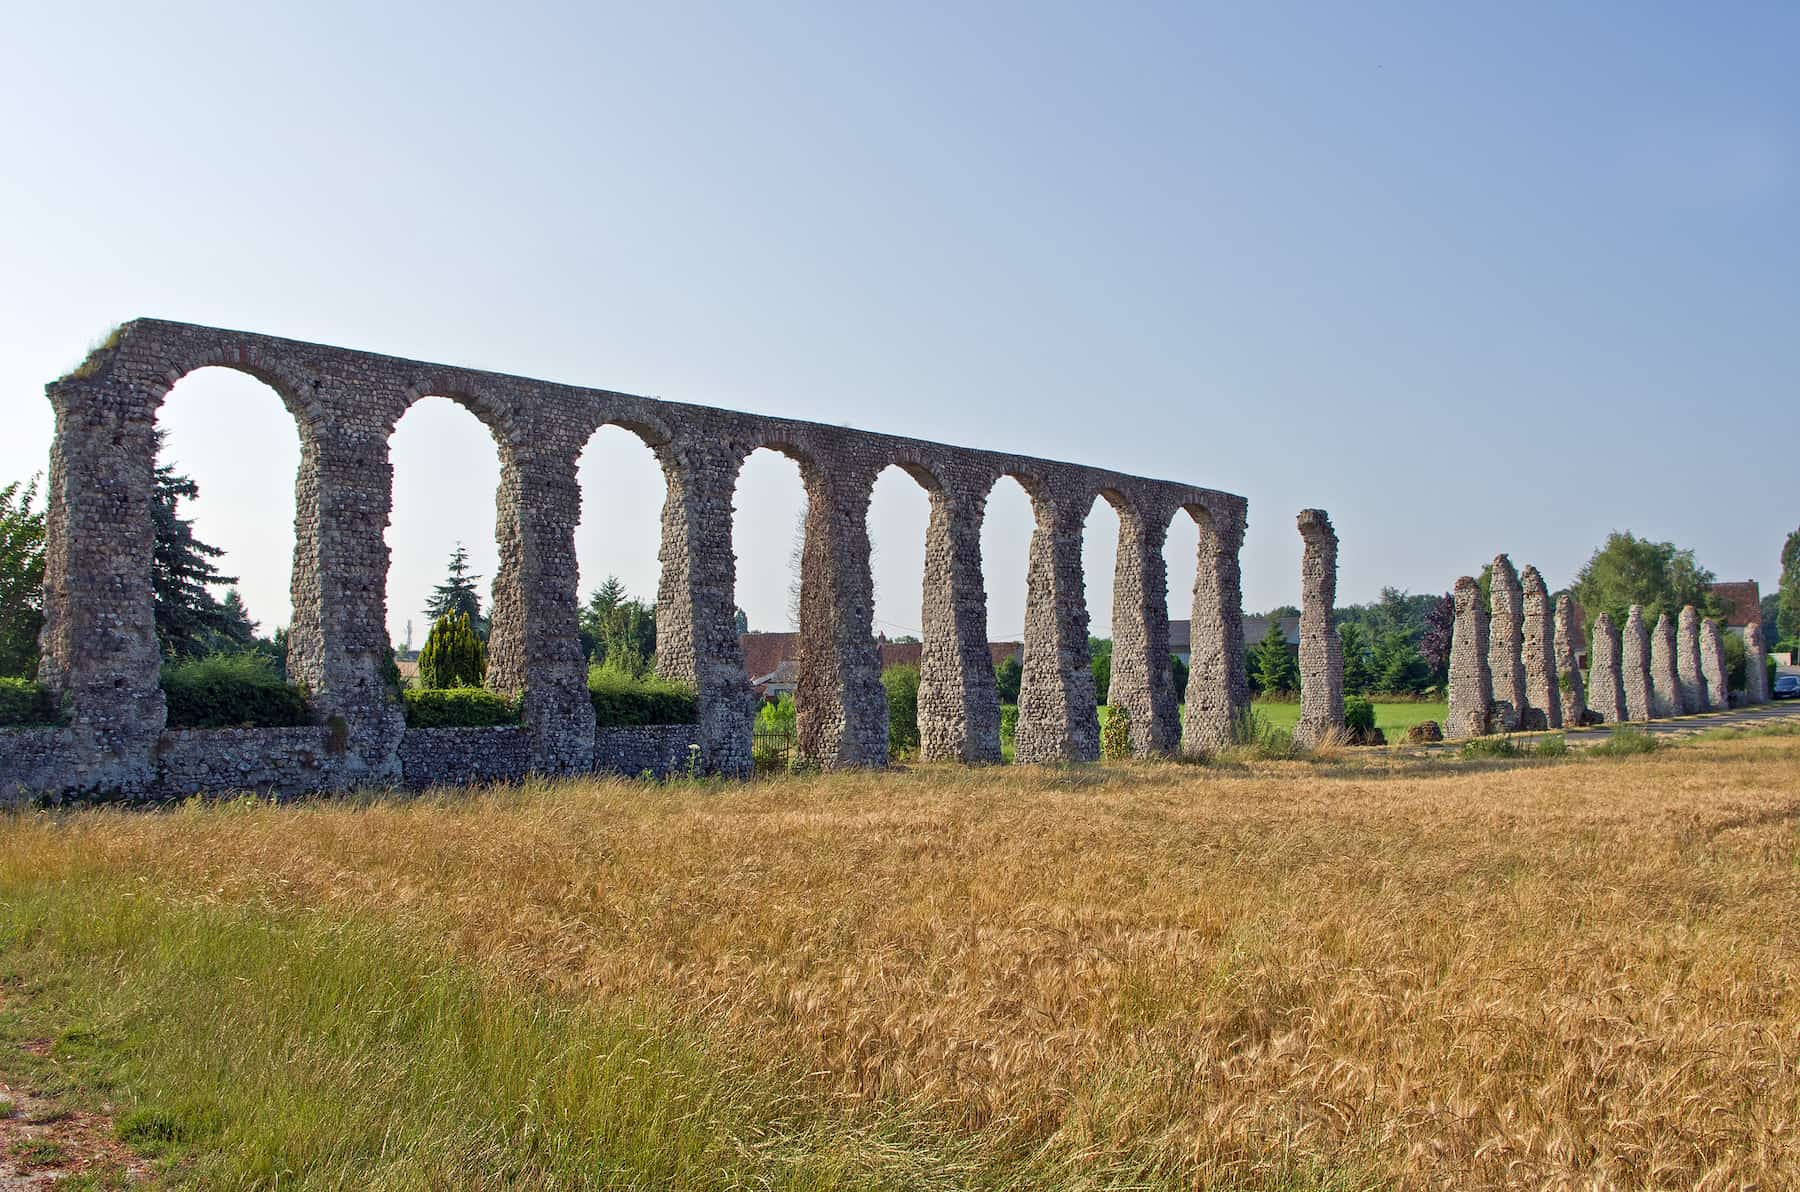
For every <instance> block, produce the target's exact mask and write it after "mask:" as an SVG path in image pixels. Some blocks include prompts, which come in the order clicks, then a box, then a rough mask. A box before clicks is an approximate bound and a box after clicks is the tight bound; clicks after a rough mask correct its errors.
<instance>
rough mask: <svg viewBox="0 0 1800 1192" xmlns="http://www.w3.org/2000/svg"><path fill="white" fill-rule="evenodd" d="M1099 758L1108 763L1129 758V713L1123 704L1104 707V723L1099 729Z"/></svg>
mask: <svg viewBox="0 0 1800 1192" xmlns="http://www.w3.org/2000/svg"><path fill="white" fill-rule="evenodd" d="M1100 756H1101V757H1104V758H1105V759H1106V760H1107V761H1109V762H1119V761H1125V760H1126V759H1127V758H1129V757H1130V756H1131V711H1130V709H1128V708H1126V707H1125V706H1124V705H1123V704H1108V705H1106V723H1105V724H1104V725H1102V726H1101V727H1100Z"/></svg>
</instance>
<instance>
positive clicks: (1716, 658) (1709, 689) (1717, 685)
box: [1700, 617, 1731, 712]
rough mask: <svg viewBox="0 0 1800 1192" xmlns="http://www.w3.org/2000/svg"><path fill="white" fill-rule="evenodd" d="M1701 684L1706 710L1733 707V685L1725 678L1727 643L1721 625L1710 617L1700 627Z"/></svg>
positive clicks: (1714, 710)
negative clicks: (1721, 631)
mask: <svg viewBox="0 0 1800 1192" xmlns="http://www.w3.org/2000/svg"><path fill="white" fill-rule="evenodd" d="M1700 684H1701V691H1702V693H1703V695H1704V698H1705V703H1706V710H1707V711H1710V712H1723V711H1724V710H1725V709H1727V708H1729V707H1731V683H1730V680H1728V679H1727V678H1726V677H1725V641H1724V639H1723V637H1722V636H1721V635H1720V633H1719V623H1718V622H1717V621H1715V620H1714V619H1712V618H1711V617H1708V618H1707V619H1706V620H1705V621H1704V622H1703V623H1702V624H1701V626H1700Z"/></svg>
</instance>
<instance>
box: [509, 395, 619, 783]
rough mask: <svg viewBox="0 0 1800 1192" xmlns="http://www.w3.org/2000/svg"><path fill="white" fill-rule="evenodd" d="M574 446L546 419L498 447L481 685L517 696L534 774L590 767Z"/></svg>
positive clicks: (575, 771) (590, 715)
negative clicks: (495, 545) (494, 569)
mask: <svg viewBox="0 0 1800 1192" xmlns="http://www.w3.org/2000/svg"><path fill="white" fill-rule="evenodd" d="M580 451H581V444H580V443H577V442H561V441H559V438H558V437H556V436H553V435H552V434H551V428H547V427H546V428H537V433H536V434H535V435H534V436H533V441H532V443H531V445H530V446H529V447H522V446H518V445H509V446H507V447H505V448H503V449H502V452H501V473H500V492H499V501H498V507H497V510H496V514H495V516H496V519H497V521H496V527H495V537H496V538H497V539H498V541H499V544H500V570H499V572H498V574H497V575H496V576H495V578H494V608H493V615H492V617H491V618H490V620H489V628H488V674H487V685H488V686H489V687H491V688H493V689H494V690H495V691H503V692H506V693H508V694H510V695H514V696H520V695H522V696H523V697H524V700H523V704H522V706H521V712H522V713H523V718H524V721H525V726H526V728H527V729H528V730H529V731H530V734H531V768H532V769H533V770H534V771H536V772H537V773H540V774H584V773H587V772H588V771H590V770H592V769H593V768H594V705H593V702H592V700H591V699H590V698H589V696H588V689H587V660H586V659H585V658H584V657H583V656H582V653H581V630H580V626H579V623H578V620H577V613H576V610H577V608H578V607H579V601H580V597H579V596H578V595H577V593H576V587H577V585H578V583H579V575H578V573H577V570H576V564H575V524H576V522H578V521H579V520H580V519H581V487H580V485H579V484H578V483H577V482H576V478H575V476H576V472H575V469H576V458H577V456H578V455H579V453H580Z"/></svg>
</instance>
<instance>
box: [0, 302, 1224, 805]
mask: <svg viewBox="0 0 1800 1192" xmlns="http://www.w3.org/2000/svg"><path fill="white" fill-rule="evenodd" d="M209 366H225V367H227V368H232V369H237V370H240V371H242V372H245V373H248V374H250V375H251V376H254V377H256V378H257V379H259V380H261V381H262V382H264V383H266V384H267V385H269V386H270V387H272V388H273V389H274V390H275V391H276V392H277V393H278V394H279V395H280V396H281V399H282V401H283V402H284V403H285V405H286V407H287V409H288V411H289V413H290V414H291V415H292V416H293V418H294V420H295V422H296V424H297V426H298V430H299V437H300V443H301V454H300V461H301V462H300V470H299V476H298V480H297V482H296V489H295V496H296V507H295V550H294V564H293V571H292V579H291V588H292V599H293V608H294V617H293V623H292V626H291V629H290V633H289V638H288V669H289V673H290V675H291V676H293V678H294V679H295V680H296V681H297V682H299V683H300V684H301V685H302V686H303V688H304V689H305V691H306V694H307V701H308V708H309V713H310V716H311V718H312V720H313V721H314V727H313V728H311V729H288V730H275V729H265V730H197V729H196V730H185V731H181V732H173V731H165V711H164V703H163V696H162V691H161V688H160V686H159V680H158V674H159V665H160V662H161V659H160V657H159V655H158V650H157V644H156V636H155V632H154V602H153V595H152V587H151V557H152V544H153V541H154V530H153V524H152V515H151V504H152V492H153V468H154V457H155V450H156V448H155V423H156V416H157V410H158V407H159V405H160V404H161V402H162V400H163V397H164V395H165V394H166V393H167V392H168V390H169V389H170V388H171V387H172V386H173V385H174V384H175V383H176V382H178V381H179V380H181V378H183V377H184V376H186V375H187V374H189V373H191V372H193V371H194V370H196V369H200V368H203V367H209ZM47 392H48V394H49V396H50V400H51V402H52V403H53V405H54V407H55V414H56V437H55V443H54V445H53V447H52V451H51V462H50V484H49V502H48V522H47V534H48V544H47V565H46V575H45V626H44V631H43V635H42V646H43V661H42V666H41V671H40V680H41V681H42V682H43V683H44V684H45V685H46V686H47V687H48V688H49V689H50V690H51V691H52V692H53V693H54V694H55V695H56V696H58V697H59V698H60V700H61V704H62V707H63V708H64V709H65V711H66V714H67V724H66V725H64V726H62V727H59V728H55V729H43V730H31V731H30V732H29V733H22V732H13V733H9V734H6V735H5V739H4V740H0V786H4V787H7V788H9V789H18V788H21V787H29V788H31V789H36V790H41V791H48V792H62V791H66V792H74V791H82V790H106V791H120V792H124V793H128V794H131V793H142V794H174V793H181V792H183V791H184V790H186V789H189V788H199V787H201V786H203V785H205V784H207V783H213V784H217V783H220V782H229V781H230V780H231V779H232V778H233V776H234V775H235V776H237V777H238V778H246V776H249V778H248V780H253V783H254V784H261V785H266V786H270V787H272V788H275V789H282V788H302V789H319V788H331V787H344V786H351V785H361V784H382V783H392V782H398V781H401V780H402V779H403V778H404V779H406V780H414V779H415V778H418V777H426V778H429V777H432V776H433V775H436V774H438V771H437V770H435V769H433V765H432V763H431V762H430V760H429V759H430V757H432V756H435V755H439V754H446V753H449V754H455V753H456V751H457V749H458V748H463V747H462V746H458V745H456V743H455V742H454V741H452V740H451V738H450V737H447V736H445V735H444V734H452V735H454V734H459V733H460V734H464V735H470V734H481V733H487V734H488V735H489V736H488V738H484V739H492V740H495V741H501V740H504V741H505V742H506V744H505V745H504V746H503V748H502V751H503V752H504V751H506V750H511V751H512V753H511V754H510V756H512V757H513V758H514V762H513V763H504V762H502V763H494V764H488V765H485V766H484V765H474V766H473V767H472V768H471V769H470V771H469V772H471V773H490V772H491V773H495V774H504V773H506V772H508V771H509V769H510V770H516V771H519V772H524V771H530V772H536V773H544V774H568V773H578V772H583V771H587V770H590V769H594V768H601V769H605V768H617V767H618V766H619V765H620V763H618V762H616V761H613V762H609V760H608V759H609V757H611V756H612V755H611V754H609V752H608V746H607V744H606V743H605V742H597V739H596V729H595V725H594V716H593V712H592V707H591V705H590V703H589V699H588V694H587V690H586V681H585V665H586V664H585V660H584V658H583V656H582V652H581V647H580V644H579V637H578V632H577V603H578V597H577V592H576V587H577V573H576V564H575V547H574V533H575V526H576V523H577V521H578V520H579V516H580V490H579V488H578V486H577V483H576V467H577V462H578V459H579V456H580V453H581V451H582V448H583V446H584V445H585V444H586V442H587V441H588V439H589V437H590V436H591V435H592V434H593V433H594V432H595V431H596V430H597V429H598V428H599V427H601V426H605V425H616V426H622V427H625V428H627V429H629V430H631V431H632V432H634V433H635V434H636V435H637V436H639V437H640V438H641V439H642V440H643V441H644V442H645V443H646V444H647V445H648V446H649V447H650V448H651V449H652V451H654V453H655V454H656V457H657V459H658V460H659V462H660V464H661V466H662V469H663V473H664V476H665V479H666V481H667V486H668V491H667V496H666V498H665V501H664V505H663V510H662V542H661V561H662V579H661V584H660V587H659V590H658V592H657V602H656V612H657V629H658V649H657V665H658V669H659V670H660V671H661V672H662V673H663V674H664V675H666V676H669V677H672V678H677V679H682V680H685V681H687V682H689V683H692V684H693V685H694V687H695V689H696V691H697V693H698V701H699V723H698V725H697V726H695V727H694V728H693V729H692V730H690V736H689V738H688V739H689V740H690V741H691V743H692V744H693V745H696V746H697V747H698V756H699V759H700V762H701V764H702V765H703V766H704V768H705V769H707V770H709V771H713V772H719V773H725V774H741V773H744V772H746V771H747V770H748V768H749V766H750V745H751V724H752V707H753V701H752V699H751V696H750V691H749V686H748V682H747V679H746V676H745V673H744V668H743V660H742V657H741V654H740V651H739V647H738V641H737V637H736V633H735V631H734V626H733V611H734V600H733V594H734V583H735V567H736V563H735V559H734V556H733V549H732V541H731V524H732V523H731V512H732V497H733V492H734V489H735V487H736V483H737V477H738V471H739V468H740V466H741V465H742V464H743V462H744V460H745V459H746V457H748V456H749V455H750V454H751V453H752V452H753V451H756V450H758V449H760V448H764V447H770V448H774V449H776V450H778V451H780V452H782V453H784V454H786V455H788V456H790V457H792V458H793V459H795V460H796V461H798V463H799V466H800V470H801V476H802V479H803V482H804V485H805V489H806V496H807V510H808V512H807V520H806V526H805V543H804V549H803V552H802V560H801V591H800V621H801V624H800V631H801V659H800V662H801V675H802V678H801V687H800V691H799V693H798V696H799V698H798V705H799V723H798V737H799V740H798V746H797V748H798V750H799V752H800V754H801V755H802V756H804V757H807V758H810V759H812V760H814V761H816V762H818V763H819V764H821V765H824V766H827V767H833V766H863V765H879V764H885V762H886V760H887V756H888V742H887V711H886V701H885V696H884V693H883V689H882V686H881V682H880V674H879V661H878V654H877V650H876V645H875V642H874V638H873V633H872V615H873V585H872V581H871V578H870V560H869V536H868V522H867V512H868V505H869V500H870V493H871V490H872V488H873V486H874V483H875V480H876V477H877V476H878V475H879V474H880V472H881V471H882V470H883V469H884V468H887V467H889V466H891V465H897V466H899V467H901V468H903V469H904V470H905V471H907V472H908V473H909V474H910V475H912V476H913V477H914V478H915V479H916V480H918V481H919V483H920V484H921V485H922V486H923V487H924V488H925V490H926V491H927V493H928V494H929V499H930V523H929V530H928V535H927V546H926V556H925V575H924V601H923V617H924V623H923V635H922V636H923V647H922V662H921V668H920V669H921V684H920V692H919V722H920V732H921V737H922V751H923V753H924V756H925V757H926V758H928V759H960V760H962V761H966V762H992V761H998V760H999V759H1000V716H999V704H998V700H997V697H996V694H995V688H994V672H993V668H992V662H991V658H990V656H989V654H988V650H987V644H986V643H987V603H986V593H985V590H984V584H983V578H982V569H981V539H980V532H981V523H982V518H983V514H984V510H985V506H986V502H987V498H988V493H989V491H990V490H991V489H992V487H993V486H994V484H995V483H996V482H997V481H998V480H999V479H1000V478H1001V477H1003V476H1012V477H1014V478H1016V479H1017V480H1018V481H1019V482H1020V484H1021V485H1023V486H1024V488H1025V489H1026V491H1027V493H1029V495H1030V497H1031V501H1032V505H1033V511H1034V516H1035V523H1036V524H1035V530H1034V532H1033V535H1032V540H1031V546H1030V564H1029V575H1028V578H1027V585H1028V587H1027V599H1026V614H1025V618H1026V620H1025V632H1024V659H1023V663H1024V677H1023V683H1022V688H1021V692H1020V697H1019V723H1018V729H1017V756H1018V758H1019V760H1021V761H1050V760H1058V759H1067V760H1087V759H1092V758H1093V757H1095V756H1096V754H1097V751H1098V721H1097V716H1096V710H1095V700H1094V688H1093V680H1092V674H1091V672H1090V669H1089V655H1088V611H1087V606H1086V597H1085V594H1084V588H1083V577H1082V563H1081V541H1082V529H1083V523H1084V521H1085V519H1086V517H1087V514H1088V511H1089V510H1090V508H1091V507H1092V505H1093V503H1094V502H1095V501H1096V500H1098V499H1105V500H1107V501H1108V502H1110V503H1111V504H1112V506H1113V507H1114V509H1115V510H1116V511H1117V513H1118V516H1119V526H1120V533H1119V547H1118V555H1117V562H1116V566H1115V573H1114V584H1115V588H1114V593H1115V594H1114V603H1113V625H1112V634H1113V640H1114V643H1115V644H1114V660H1113V672H1112V694H1111V701H1112V702H1113V703H1115V704H1122V705H1124V706H1125V707H1127V708H1128V709H1129V710H1130V712H1131V714H1132V728H1133V734H1134V744H1135V746H1136V748H1137V749H1138V750H1139V751H1141V752H1145V753H1169V752H1173V751H1175V750H1176V749H1178V748H1182V747H1185V748H1188V749H1190V750H1196V749H1205V748H1209V747H1211V746H1214V745H1217V744H1218V743H1220V742H1221V741H1223V740H1224V739H1225V738H1226V736H1227V734H1228V733H1229V732H1230V728H1231V724H1232V721H1233V719H1234V717H1235V716H1236V715H1238V714H1239V713H1240V712H1241V711H1242V710H1243V709H1244V707H1245V705H1246V702H1247V698H1248V692H1247V690H1246V684H1245V677H1244V646H1243V631H1242V625H1241V620H1240V611H1239V605H1240V583H1239V571H1238V551H1239V548H1240V546H1241V544H1242V542H1243V536H1244V528H1245V516H1246V502H1245V501H1244V499H1243V498H1242V497H1238V496H1233V495H1231V494H1228V493H1223V492H1218V491H1214V490H1211V489H1205V488H1196V487H1193V486H1190V485H1185V484H1178V483H1172V482H1168V481H1161V480H1150V479H1145V478H1142V477H1137V476H1128V475H1122V474H1119V473H1116V472H1110V471H1106V470H1102V469H1097V468H1090V467H1084V466H1080V465H1075V464H1068V463H1059V462H1054V461H1050V460H1042V459H1034V458H1030V457H1026V456H1018V455H1008V454H1004V453H999V452H992V451H984V450H974V449H968V448H961V447H952V446H947V445H944V444H940V443H932V442H926V441H922V440H917V439H909V438H901V437H896V436H891V435H882V434H872V433H867V432H863V431H857V430H851V429H847V428H844V427H837V426H828V425H823V424H819V423H811V422H803V421H795V420H789V419H782V418H769V417H761V416H757V415H753V414H745V413H738V412H735V411H731V410H722V409H713V408H709V407H704V406H695V405H686V404H682V403H677V402H669V401H662V400H654V399H650V398H644V397H635V396H632V395H629V394H623V393H615V392H610V391H607V390H599V389H586V388H581V387H577V386H572V385H563V384H555V383H550V382H545V381H536V380H529V379H526V378H522V377H515V376H508V375H503V374H498V373H490V372H480V371H475V370H471V369H464V368H457V367H451V366H446V365H440V364H429V363H423V362H419V361H413V360H405V359H399V358H395V357H390V356H382V355H376V354H372V353H367V352H358V351H351V350H347V349H343V348H336V347H327V346H322V345H318V344H310V343H302V342H297V341H293V340H286V339H279V338H275V337H271V336H266V335H257V334H249V333H244V332H237V331H226V330H221V329H218V328H212V327H201V326H194V325H189V324H182V323H172V322H164V321H160V320H153V319H140V320H136V321H134V322H131V323H127V324H125V325H123V326H122V327H120V328H119V329H118V330H117V331H116V332H115V333H114V334H113V335H112V336H111V338H109V339H108V340H107V342H106V343H105V344H104V345H102V346H101V347H99V348H97V349H95V351H94V352H93V353H92V354H91V355H90V356H89V358H88V359H87V360H86V361H85V362H84V363H83V364H82V365H81V366H80V367H79V368H78V369H76V370H75V371H74V372H73V373H71V374H69V375H68V376H66V377H64V378H62V379H61V380H58V381H55V382H53V383H52V384H50V385H49V386H47ZM426 396H441V397H448V398H451V399H453V400H455V401H457V402H458V403H460V404H462V405H463V406H465V407H467V408H468V409H469V410H471V411H473V412H474V413H475V414H476V415H477V416H478V417H479V418H481V420H482V421H483V422H485V423H486V424H487V426H488V427H489V429H490V430H491V431H492V432H493V434H494V437H495V439H496V441H497V442H498V444H499V448H500V463H501V483H500V488H499V494H498V508H497V527H498V539H499V546H500V556H501V561H500V569H499V572H498V574H497V576H496V578H495V586H494V600H493V617H492V630H491V640H490V669H489V678H488V682H489V685H490V686H492V687H495V688H497V689H499V690H502V691H506V692H510V693H514V694H518V695H521V696H522V716H523V726H522V727H521V728H518V729H514V730H510V735H506V734H501V735H495V733H494V730H474V729H467V730H456V729H436V730H427V731H426V733H427V734H435V736H429V738H428V736H427V735H426V734H422V733H421V731H420V730H414V731H412V732H409V731H408V730H407V729H406V727H405V723H404V718H403V716H402V714H401V710H400V707H399V704H398V703H397V701H396V699H395V697H394V694H393V692H392V691H391V690H390V689H389V687H388V685H387V682H386V680H385V679H384V677H383V675H384V661H385V655H386V654H387V652H388V651H389V650H390V645H389V642H388V637H387V632H386V628H385V625H386V574H387V565H388V548H387V544H386V542H385V539H384V530H385V528H386V526H387V521H388V515H389V509H390V500H391V493H392V482H393V470H392V466H391V464H390V461H389V456H388V440H389V437H390V435H391V433H392V432H393V430H394V427H395V424H396V422H397V421H398V420H399V418H400V416H401V415H402V414H404V413H405V412H406V410H407V409H408V407H409V406H411V405H412V403H414V402H415V401H417V400H419V399H420V398H422V397H426ZM1183 513H1185V514H1186V515H1188V516H1190V517H1192V518H1193V519H1194V521H1195V522H1196V523H1197V524H1198V525H1199V528H1200V535H1199V558H1198V561H1197V570H1196V575H1195V582H1194V592H1193V613H1192V616H1193V621H1192V632H1193V659H1192V667H1191V675H1190V681H1189V687H1188V697H1187V703H1186V714H1185V723H1183V722H1181V721H1180V720H1178V715H1177V702H1176V696H1175V687H1174V681H1173V676H1172V674H1171V668H1170V660H1169V651H1168V614H1167V608H1166V605H1165V598H1164V593H1165V590H1166V586H1167V578H1166V570H1165V567H1164V564H1163V557H1162V549H1163V544H1164V538H1165V535H1166V533H1167V530H1168V527H1169V525H1170V522H1171V521H1172V520H1173V519H1174V518H1175V517H1177V516H1180V515H1182V514H1183ZM234 734H235V735H234ZM284 734H285V735H284ZM409 738H410V739H411V741H410V743H409ZM471 739H474V738H473V737H471ZM427 746H429V748H427ZM465 752H466V749H465ZM271 758H274V759H276V760H275V761H270V760H269V759H271ZM415 765H416V767H417V768H418V770H419V771H420V773H419V774H417V775H415V774H414V772H413V771H414V768H415ZM290 771H293V772H292V773H290ZM446 773H448V772H447V771H446ZM440 776H441V775H440Z"/></svg>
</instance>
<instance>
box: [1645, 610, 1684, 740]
mask: <svg viewBox="0 0 1800 1192" xmlns="http://www.w3.org/2000/svg"><path fill="white" fill-rule="evenodd" d="M1650 714H1651V715H1652V716H1654V717H1656V718H1657V719H1659V720H1660V719H1662V718H1664V717H1667V716H1679V715H1681V677H1680V675H1679V674H1678V673H1677V670H1676V665H1675V626H1674V625H1672V624H1670V622H1669V614H1668V613H1660V614H1658V616H1657V618H1656V628H1655V629H1653V630H1651V631H1650Z"/></svg>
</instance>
